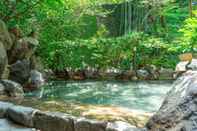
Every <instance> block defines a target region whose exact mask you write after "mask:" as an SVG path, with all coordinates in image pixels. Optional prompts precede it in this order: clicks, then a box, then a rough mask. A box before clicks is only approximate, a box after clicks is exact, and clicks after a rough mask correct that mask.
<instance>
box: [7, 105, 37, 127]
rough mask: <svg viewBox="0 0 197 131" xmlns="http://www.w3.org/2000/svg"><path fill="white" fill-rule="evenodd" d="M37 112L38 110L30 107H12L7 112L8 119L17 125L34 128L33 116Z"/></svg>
mask: <svg viewBox="0 0 197 131" xmlns="http://www.w3.org/2000/svg"><path fill="white" fill-rule="evenodd" d="M37 111H38V110H36V109H33V108H30V107H23V106H11V107H10V108H8V110H7V115H8V118H10V119H11V120H13V121H14V122H16V123H19V124H21V125H24V126H27V127H33V126H34V125H33V116H34V114H35V113H36V112H37Z"/></svg>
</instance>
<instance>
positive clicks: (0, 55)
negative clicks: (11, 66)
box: [0, 42, 8, 79]
mask: <svg viewBox="0 0 197 131" xmlns="http://www.w3.org/2000/svg"><path fill="white" fill-rule="evenodd" d="M7 64H8V58H7V53H6V50H5V48H4V45H3V43H2V42H0V79H1V78H3V76H4V73H5V70H6V67H7Z"/></svg>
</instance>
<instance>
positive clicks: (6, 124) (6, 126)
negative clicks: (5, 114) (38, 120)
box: [0, 119, 36, 131]
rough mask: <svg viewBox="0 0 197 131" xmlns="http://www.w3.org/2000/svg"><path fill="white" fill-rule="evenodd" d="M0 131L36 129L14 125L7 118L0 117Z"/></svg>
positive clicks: (33, 130) (31, 130)
mask: <svg viewBox="0 0 197 131" xmlns="http://www.w3.org/2000/svg"><path fill="white" fill-rule="evenodd" d="M0 131H36V129H32V128H26V127H23V126H19V125H16V124H14V123H12V122H10V121H8V120H7V119H0Z"/></svg>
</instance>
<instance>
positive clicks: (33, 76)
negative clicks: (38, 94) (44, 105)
mask: <svg viewBox="0 0 197 131" xmlns="http://www.w3.org/2000/svg"><path fill="white" fill-rule="evenodd" d="M29 82H30V84H31V85H32V86H33V87H35V88H36V89H37V88H39V87H40V86H42V85H44V78H43V75H42V73H40V72H39V71H37V70H31V72H30V79H29Z"/></svg>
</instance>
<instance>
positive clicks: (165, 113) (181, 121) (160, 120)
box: [146, 71, 197, 131]
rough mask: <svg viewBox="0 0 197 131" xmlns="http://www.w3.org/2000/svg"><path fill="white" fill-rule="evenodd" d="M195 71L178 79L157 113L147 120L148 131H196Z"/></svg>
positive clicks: (196, 93)
mask: <svg viewBox="0 0 197 131" xmlns="http://www.w3.org/2000/svg"><path fill="white" fill-rule="evenodd" d="M196 112H197V71H188V72H186V73H184V74H183V75H182V76H181V77H179V78H178V79H177V80H176V81H175V83H174V84H173V88H172V89H171V90H170V92H169V93H168V94H167V97H166V99H165V101H164V102H163V104H162V106H161V108H160V109H159V111H158V112H157V113H156V114H155V115H154V116H153V117H152V118H151V119H150V120H149V122H148V123H147V126H146V127H147V128H148V130H149V131H196V130H197V113H196Z"/></svg>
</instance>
